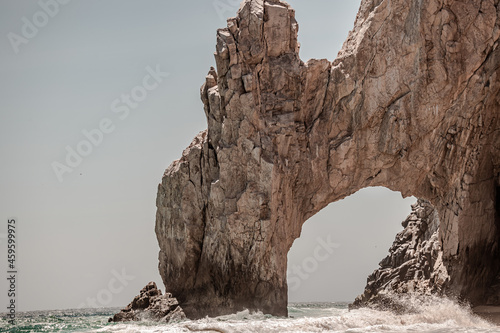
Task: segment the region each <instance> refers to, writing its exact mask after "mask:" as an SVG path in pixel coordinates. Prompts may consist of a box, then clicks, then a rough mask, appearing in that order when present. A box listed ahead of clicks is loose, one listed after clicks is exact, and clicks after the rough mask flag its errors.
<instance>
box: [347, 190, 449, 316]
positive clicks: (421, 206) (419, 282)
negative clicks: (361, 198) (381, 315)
mask: <svg viewBox="0 0 500 333" xmlns="http://www.w3.org/2000/svg"><path fill="white" fill-rule="evenodd" d="M411 208H412V212H411V213H410V215H408V217H407V218H406V220H404V221H403V223H402V225H403V227H404V230H403V231H401V232H400V233H398V234H397V235H396V239H395V241H394V243H393V244H392V246H391V248H390V249H389V255H388V256H387V257H385V258H384V259H383V260H382V261H381V262H380V264H379V265H380V268H379V269H377V270H376V271H375V272H373V274H371V275H370V276H369V277H368V281H367V285H366V288H365V292H364V293H363V294H362V295H360V296H358V297H357V298H356V300H355V301H354V303H353V304H352V307H360V306H372V305H373V306H378V305H380V304H379V303H382V305H385V303H386V301H389V302H390V299H391V297H392V294H407V293H417V294H420V295H430V294H438V295H439V294H442V293H443V292H444V291H445V288H446V286H447V284H448V283H449V280H450V277H449V275H448V272H447V270H446V267H445V265H444V263H443V251H442V248H441V242H440V241H439V217H438V212H437V211H436V209H434V207H433V206H432V205H431V204H430V203H429V202H428V201H426V200H423V199H419V200H418V201H417V203H415V204H414V205H412V207H411ZM386 297H387V300H386V299H385V298H386Z"/></svg>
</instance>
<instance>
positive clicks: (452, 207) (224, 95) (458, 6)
mask: <svg viewBox="0 0 500 333" xmlns="http://www.w3.org/2000/svg"><path fill="white" fill-rule="evenodd" d="M498 6H499V5H498V1H497V0H483V1H480V0H474V1H467V2H461V1H453V0H451V1H448V0H446V1H445V0H423V1H420V0H411V1H402V0H363V1H362V3H361V7H360V11H359V13H358V16H357V19H356V23H355V27H354V30H353V31H352V32H351V33H350V34H349V37H348V39H347V41H346V42H345V44H344V46H343V48H342V50H341V51H340V53H339V56H338V57H337V59H336V60H335V61H334V62H333V63H330V62H329V61H327V60H310V61H308V62H307V63H303V62H302V61H301V60H300V59H299V56H298V49H299V45H298V43H297V31H298V25H297V23H296V22H295V19H294V11H293V10H292V9H291V8H290V6H289V5H288V4H286V3H284V2H281V1H279V0H246V1H244V2H243V3H242V7H241V8H240V10H239V11H238V16H237V18H233V19H230V20H228V27H227V28H225V29H220V30H219V31H218V33H217V52H216V54H215V58H216V63H217V72H216V71H215V70H211V71H210V73H209V75H208V76H207V79H206V83H205V84H204V86H203V87H202V89H201V96H202V100H203V102H204V105H205V113H206V116H207V121H208V130H207V131H205V132H202V133H200V134H199V135H198V136H197V137H196V138H195V140H194V141H193V143H192V144H191V145H190V147H188V148H187V149H186V150H185V151H184V153H183V157H182V158H181V159H180V160H179V161H176V162H174V163H173V164H172V165H171V166H170V167H169V168H168V169H167V171H166V172H165V175H164V177H163V180H162V183H161V184H160V186H159V190H158V200H157V207H158V211H157V222H156V233H157V237H158V242H159V245H160V255H159V259H160V264H159V269H160V274H161V276H162V278H163V282H164V283H165V286H166V288H167V290H169V291H170V292H172V293H173V294H174V295H175V296H176V297H177V298H178V299H179V301H180V303H181V305H182V306H183V307H184V309H185V311H186V314H187V315H188V316H190V317H200V316H205V315H219V314H224V313H230V312H234V311H236V310H240V309H243V308H248V309H258V310H262V311H264V312H266V313H271V314H275V315H286V312H287V310H286V305H287V299H286V297H287V296H286V295H287V292H286V290H287V286H286V254H287V253H288V250H289V248H290V247H291V245H292V243H293V240H294V239H295V238H297V237H298V236H299V235H300V229H301V227H302V224H303V223H304V221H306V220H307V219H308V218H309V217H310V216H312V215H314V214H315V213H316V212H317V211H319V210H321V209H322V208H323V207H325V206H326V205H328V204H329V203H331V202H334V201H336V200H339V199H342V198H344V197H345V196H347V195H350V194H352V193H354V192H356V191H358V190H360V189H362V188H364V187H368V186H385V187H387V188H389V189H391V190H394V191H399V192H401V193H402V194H403V195H405V196H409V195H413V196H416V197H419V198H425V199H427V200H429V201H431V202H432V204H433V205H434V206H435V207H436V208H437V209H438V211H439V217H440V220H441V234H440V237H441V241H442V246H443V255H444V260H445V262H446V263H447V265H448V267H447V268H448V272H449V273H450V276H451V282H450V287H449V288H450V289H449V291H450V292H454V293H457V294H459V295H460V296H463V297H465V298H467V299H468V300H470V301H472V302H473V303H480V302H482V301H483V300H484V298H485V295H486V291H487V288H488V287H489V286H490V285H491V283H492V281H493V280H494V278H495V277H496V275H497V274H498V267H499V265H498V264H499V258H500V256H499V247H498V230H499V229H498V228H497V224H498V216H497V215H496V214H498V213H497V212H496V210H498V207H495V203H496V201H497V194H496V191H497V188H496V186H498V183H499V178H500V176H499V165H500V154H499V150H500V142H499V133H500V131H499V120H498V119H499V117H498V116H499V111H498V110H499V97H498V96H499V82H498V75H499V73H498V72H499V64H500V51H499V49H498V37H499V35H500V28H499V15H498V10H499V9H498ZM497 205H498V204H497ZM484 267H486V268H484Z"/></svg>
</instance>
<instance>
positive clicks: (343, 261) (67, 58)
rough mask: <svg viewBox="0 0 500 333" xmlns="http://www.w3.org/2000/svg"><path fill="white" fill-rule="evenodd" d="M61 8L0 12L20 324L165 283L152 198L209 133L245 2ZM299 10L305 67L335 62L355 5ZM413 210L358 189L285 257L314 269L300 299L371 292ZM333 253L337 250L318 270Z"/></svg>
mask: <svg viewBox="0 0 500 333" xmlns="http://www.w3.org/2000/svg"><path fill="white" fill-rule="evenodd" d="M57 1H58V2H55V0H41V1H40V2H37V1H12V0H0V36H1V38H0V72H1V75H0V94H1V98H0V114H1V121H0V154H1V156H2V161H1V167H0V168H1V169H0V171H1V172H0V185H1V186H0V219H1V221H2V223H1V225H0V241H1V244H0V248H1V250H0V255H1V257H0V270H2V272H6V271H7V267H6V266H7V258H6V241H5V238H2V237H5V233H6V225H7V220H8V219H9V218H11V217H15V218H16V219H17V221H18V229H17V237H18V263H17V264H18V270H19V280H18V286H17V289H18V296H19V297H18V305H19V308H18V309H19V310H40V309H62V308H76V307H80V306H82V305H85V306H88V307H91V306H124V305H126V304H127V303H129V302H130V301H131V300H132V298H133V297H134V296H135V295H136V294H137V293H138V291H139V290H140V289H141V288H142V287H143V286H144V285H145V284H146V283H147V282H149V281H151V280H154V281H156V282H157V283H158V284H160V285H161V278H160V276H159V275H158V271H157V265H158V260H157V257H158V245H157V241H156V236H155V233H154V223H155V212H156V207H155V199H156V190H157V185H158V183H159V182H160V180H161V176H162V174H163V171H164V170H165V169H166V168H167V167H168V165H169V164H170V163H171V162H172V161H173V160H175V159H177V158H179V157H180V155H181V152H182V150H183V149H184V148H185V147H186V146H187V145H188V144H189V143H190V142H191V140H192V138H193V137H194V136H195V135H196V134H197V133H198V132H199V131H201V130H203V129H205V128H206V121H205V115H204V112H203V106H202V103H201V101H200V98H199V87H200V85H201V84H202V83H203V81H204V77H205V75H206V73H207V72H208V70H209V68H210V66H213V65H215V61H214V58H213V52H214V49H215V34H216V29H217V28H220V27H224V26H225V24H226V23H225V19H226V18H227V17H229V16H234V15H235V13H236V11H237V9H238V7H239V4H238V1H236V0H196V1H194V0H192V1H166V0H143V1H131V0H106V1H96V0H72V1H68V0H65V1H63V0H57ZM289 3H291V4H292V6H293V7H294V8H295V9H296V11H297V12H296V16H297V20H298V22H299V25H300V31H299V40H300V42H301V44H302V48H301V57H302V59H304V60H307V59H309V58H313V57H315V58H328V59H330V60H333V59H334V58H335V56H336V53H337V51H338V50H339V48H340V46H341V43H342V42H343V40H344V39H345V38H346V36H347V33H348V31H349V29H351V28H352V26H353V22H354V18H355V14H356V12H357V8H358V6H359V1H346V0H322V1H320V0H290V1H289ZM44 4H45V5H44ZM54 4H57V6H55V5H54ZM42 7H45V12H48V13H49V14H50V15H49V14H46V13H44V12H43V11H42ZM130 94H134V96H136V101H137V102H134V101H130V100H129V101H127V99H126V95H130ZM124 96H125V97H124ZM96 129H99V132H100V133H103V134H102V136H101V135H100V134H99V133H98V132H96ZM87 137H90V138H91V139H87ZM85 140H87V141H88V142H93V143H91V144H90V146H89V145H88V144H86V143H85ZM72 151H77V152H78V151H79V152H81V153H82V154H83V155H86V156H84V157H83V158H81V159H78V158H75V156H72V157H71V156H70V157H69V158H68V157H67V155H68V154H69V155H71V154H73V153H71V152H72ZM67 158H68V160H66V159H67ZM54 168H56V170H57V172H55V171H54ZM70 171H71V172H70ZM413 201H414V200H413V199H411V198H410V199H406V200H403V199H401V196H400V195H399V193H394V192H391V191H389V190H385V189H371V190H363V191H361V192H359V193H357V194H356V195H354V196H352V197H350V198H348V199H346V200H343V201H342V202H339V203H335V204H332V205H330V206H329V207H328V208H326V209H324V210H323V211H322V212H320V213H319V214H318V215H316V216H315V217H313V218H312V219H311V221H308V222H307V223H306V224H305V227H304V231H303V235H302V237H301V238H300V239H299V240H297V241H296V243H295V244H294V247H293V248H292V251H291V252H290V254H289V257H290V259H289V263H290V267H301V269H302V270H303V271H302V272H301V273H291V278H293V279H294V280H293V281H294V282H293V288H291V289H293V290H290V300H291V301H294V300H295V301H304V300H309V301H313V300H322V301H327V300H331V301H334V300H352V299H353V298H354V297H355V296H356V295H357V294H359V293H361V292H362V291H363V287H364V284H365V281H366V277H367V275H368V274H369V273H370V272H371V271H373V269H375V268H376V267H377V263H378V262H379V260H380V259H381V258H382V257H384V256H385V254H386V253H387V249H388V248H389V246H390V244H391V243H392V240H393V239H394V235H395V233H396V232H397V231H399V230H401V228H402V227H401V225H400V222H401V220H403V219H404V217H405V216H406V215H407V213H408V212H409V205H410V203H412V202H413ZM318 237H320V239H318ZM325 242H329V243H331V244H335V247H333V248H332V247H330V248H329V249H328V251H329V252H327V251H326V250H325V251H323V252H321V253H322V254H323V255H322V256H321V257H317V256H316V255H315V254H314V253H315V249H316V248H317V247H318V246H322V245H321V244H325ZM316 253H318V251H316ZM326 254H328V255H326ZM2 274H3V273H2ZM2 276H3V275H2ZM0 281H1V282H0V295H1V296H0V302H1V303H2V305H1V306H2V308H3V307H4V305H6V303H7V295H6V294H7V285H6V280H5V279H3V278H2V279H0ZM161 287H162V289H163V285H162V286H161Z"/></svg>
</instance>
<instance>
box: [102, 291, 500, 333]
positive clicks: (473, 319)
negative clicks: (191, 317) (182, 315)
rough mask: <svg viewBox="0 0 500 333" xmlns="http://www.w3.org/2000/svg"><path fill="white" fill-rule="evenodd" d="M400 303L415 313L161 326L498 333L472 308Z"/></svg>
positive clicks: (436, 300) (308, 314) (341, 311)
mask: <svg viewBox="0 0 500 333" xmlns="http://www.w3.org/2000/svg"><path fill="white" fill-rule="evenodd" d="M397 297H398V302H404V303H405V304H406V305H409V307H408V308H410V309H411V311H409V312H406V313H403V314H397V313H395V312H392V311H383V310H375V309H369V308H361V309H356V310H351V311H349V310H348V309H347V307H346V305H344V306H343V307H339V306H333V305H332V306H330V307H325V306H314V304H312V303H310V304H309V306H304V305H298V306H291V307H289V309H290V313H291V315H293V316H294V317H295V318H277V317H272V316H269V315H264V314H262V313H260V312H258V313H250V312H249V311H242V312H238V313H237V314H233V315H228V316H221V317H217V318H205V319H200V320H196V321H185V322H181V323H176V324H174V325H168V326H162V327H161V332H223V333H233V332H238V333H239V332H242V333H243V332H244V333H254V332H270V333H272V332H289V333H299V332H300V333H304V332H339V333H343V332H345V333H347V332H349V333H354V332H428V333H431V332H439V333H448V332H464V333H465V332H467V333H483V332H500V327H498V326H495V325H493V324H491V323H489V322H487V321H485V320H483V319H481V318H479V317H478V316H476V315H474V314H473V313H472V310H471V308H470V307H469V306H463V305H459V304H458V303H457V302H455V301H453V300H450V299H447V298H440V297H434V296H428V297H427V296H426V297H411V296H397ZM126 326H127V325H125V324H121V325H116V326H114V327H113V328H111V327H107V328H106V329H103V330H99V332H127V331H128V330H127V329H131V327H130V326H129V327H126ZM138 331H140V332H143V333H146V332H158V326H156V325H155V327H151V326H149V327H144V326H143V327H141V329H139V330H138V327H137V326H136V327H135V328H134V329H131V330H130V332H138Z"/></svg>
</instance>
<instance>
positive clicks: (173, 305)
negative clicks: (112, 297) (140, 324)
mask: <svg viewBox="0 0 500 333" xmlns="http://www.w3.org/2000/svg"><path fill="white" fill-rule="evenodd" d="M184 318H186V315H185V314H184V311H183V310H182V308H181V307H180V306H179V302H177V299H176V298H174V297H172V294H169V293H165V295H162V293H161V290H160V289H158V288H157V287H156V283H154V282H149V283H148V284H147V285H146V286H145V287H144V288H142V290H141V292H140V294H139V295H137V296H135V298H134V300H133V301H132V302H131V303H130V304H129V305H127V307H125V309H123V310H121V311H120V312H119V313H117V314H115V315H114V316H113V318H109V322H121V321H139V320H154V321H161V322H166V323H170V322H173V321H179V320H182V319H184Z"/></svg>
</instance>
